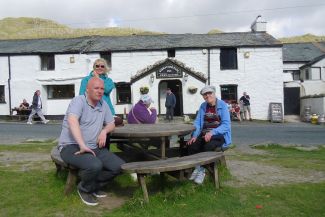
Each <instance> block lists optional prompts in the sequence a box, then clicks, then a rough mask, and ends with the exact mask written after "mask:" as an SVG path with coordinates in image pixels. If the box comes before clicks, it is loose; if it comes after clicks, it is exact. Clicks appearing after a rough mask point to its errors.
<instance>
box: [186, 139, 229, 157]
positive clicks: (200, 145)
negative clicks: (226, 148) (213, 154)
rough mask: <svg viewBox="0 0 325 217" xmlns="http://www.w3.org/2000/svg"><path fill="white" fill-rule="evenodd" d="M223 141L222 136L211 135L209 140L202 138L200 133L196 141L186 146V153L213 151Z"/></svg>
mask: <svg viewBox="0 0 325 217" xmlns="http://www.w3.org/2000/svg"><path fill="white" fill-rule="evenodd" d="M223 143H225V139H224V138H223V136H212V137H211V140H210V141H209V142H206V141H205V140H204V137H202V135H200V136H198V138H197V139H196V141H195V142H194V143H192V144H191V145H189V146H188V154H189V155H192V154H196V153H200V152H204V151H215V149H216V148H218V147H220V146H222V144H223Z"/></svg>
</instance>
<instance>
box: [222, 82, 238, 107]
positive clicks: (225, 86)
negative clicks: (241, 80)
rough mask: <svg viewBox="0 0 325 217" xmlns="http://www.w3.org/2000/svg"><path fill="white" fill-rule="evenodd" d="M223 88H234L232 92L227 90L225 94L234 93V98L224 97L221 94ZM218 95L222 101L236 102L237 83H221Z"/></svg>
mask: <svg viewBox="0 0 325 217" xmlns="http://www.w3.org/2000/svg"><path fill="white" fill-rule="evenodd" d="M223 88H234V91H233V93H230V91H228V93H227V95H234V99H230V97H229V99H225V97H224V94H223ZM220 96H221V99H222V100H224V101H228V102H229V101H230V102H231V103H233V102H238V84H221V85H220Z"/></svg>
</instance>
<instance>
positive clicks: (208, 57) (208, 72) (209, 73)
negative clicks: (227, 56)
mask: <svg viewBox="0 0 325 217" xmlns="http://www.w3.org/2000/svg"><path fill="white" fill-rule="evenodd" d="M208 85H210V48H208Z"/></svg>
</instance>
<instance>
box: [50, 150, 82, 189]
mask: <svg viewBox="0 0 325 217" xmlns="http://www.w3.org/2000/svg"><path fill="white" fill-rule="evenodd" d="M51 158H52V160H53V162H54V163H55V166H56V174H57V175H58V174H59V172H60V171H61V170H64V169H66V170H68V177H67V181H66V184H65V188H64V194H65V195H68V194H70V193H71V192H72V190H73V187H74V186H75V184H76V182H77V177H78V169H77V168H75V167H73V166H71V165H68V164H67V163H65V162H64V161H63V160H62V158H61V156H60V152H59V150H58V148H57V146H55V147H53V148H52V151H51Z"/></svg>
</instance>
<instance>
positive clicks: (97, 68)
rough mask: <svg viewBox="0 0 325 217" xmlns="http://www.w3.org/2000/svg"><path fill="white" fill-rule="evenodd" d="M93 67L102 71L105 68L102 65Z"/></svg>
mask: <svg viewBox="0 0 325 217" xmlns="http://www.w3.org/2000/svg"><path fill="white" fill-rule="evenodd" d="M95 67H96V69H98V68H102V69H104V68H105V66H104V65H95Z"/></svg>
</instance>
